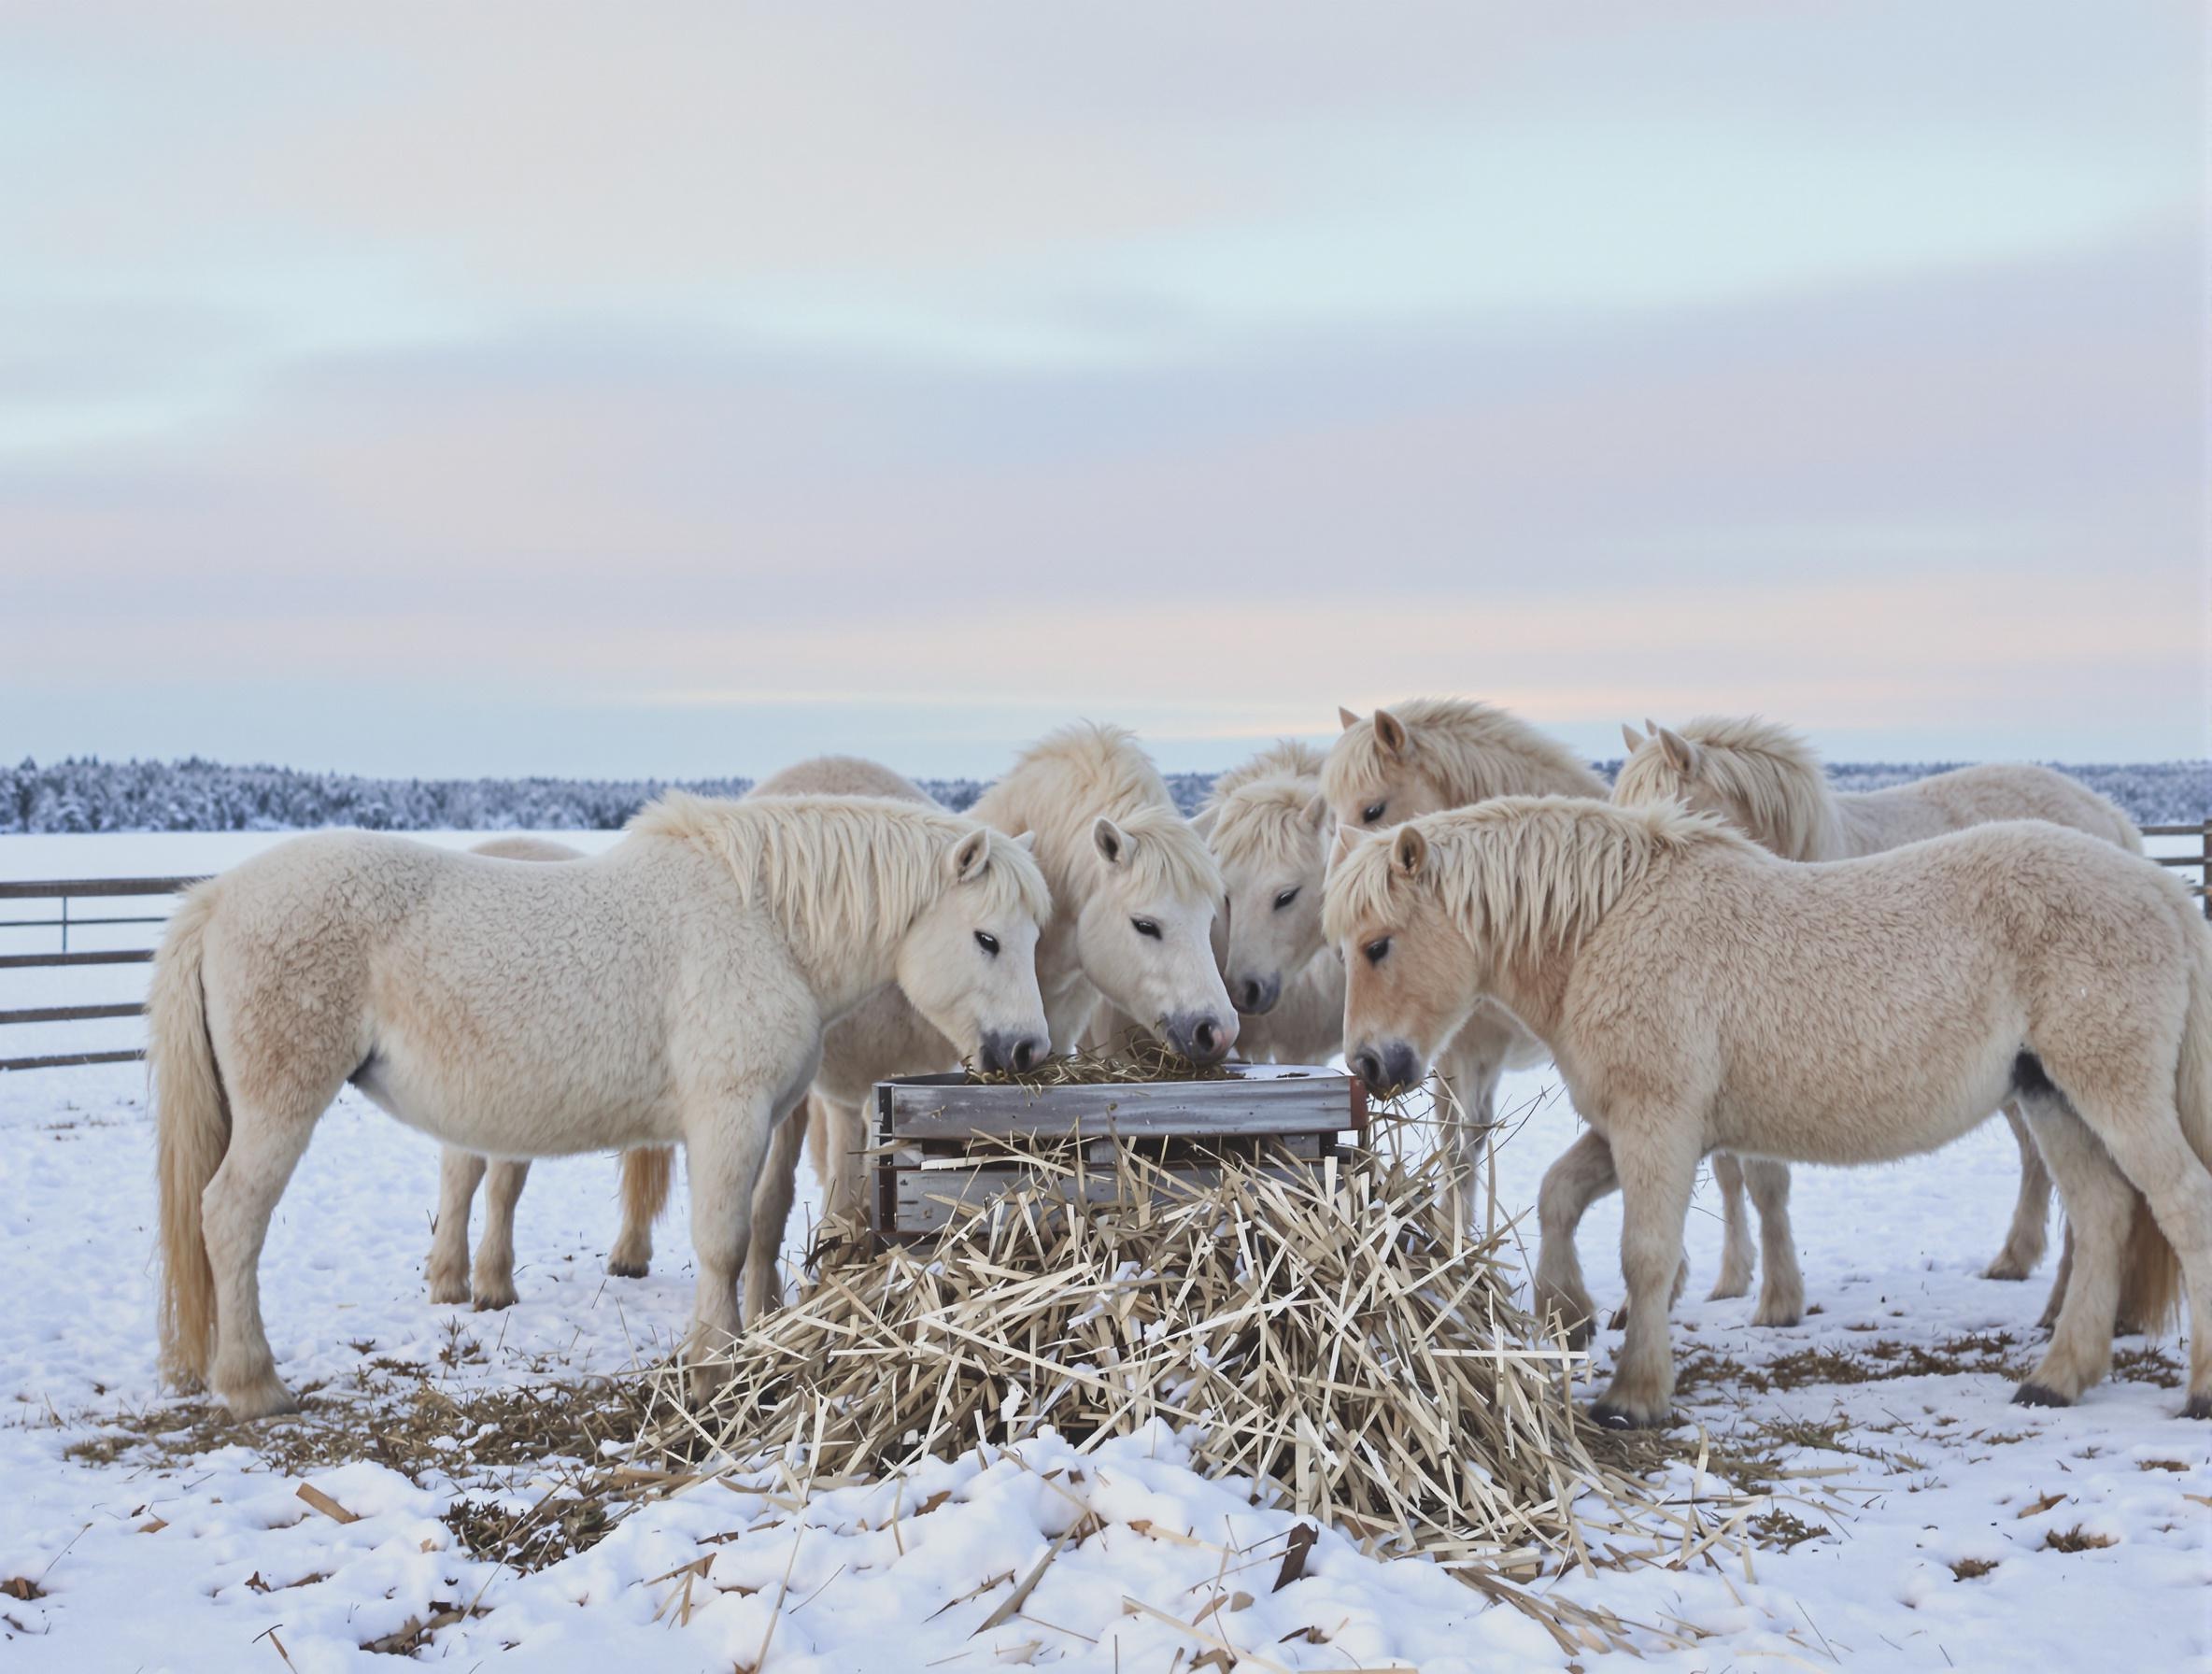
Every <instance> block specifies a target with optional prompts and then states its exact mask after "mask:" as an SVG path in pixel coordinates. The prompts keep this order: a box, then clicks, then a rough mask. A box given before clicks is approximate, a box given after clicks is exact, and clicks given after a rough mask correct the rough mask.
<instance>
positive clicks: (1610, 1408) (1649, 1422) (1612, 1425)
mask: <svg viewBox="0 0 2212 1674" xmlns="http://www.w3.org/2000/svg"><path fill="white" fill-rule="evenodd" d="M1590 1416H1591V1418H1592V1419H1593V1420H1594V1421H1595V1423H1596V1425H1597V1426H1598V1427H1599V1428H1600V1429H1607V1430H1663V1429H1665V1428H1666V1426H1668V1425H1670V1424H1672V1423H1673V1422H1674V1414H1673V1413H1671V1412H1667V1413H1663V1414H1661V1415H1660V1416H1659V1417H1657V1418H1638V1416H1637V1415H1636V1414H1635V1413H1633V1412H1629V1411H1628V1410H1627V1409H1626V1408H1624V1407H1616V1406H1614V1405H1613V1404H1612V1403H1611V1402H1610V1401H1597V1402H1594V1403H1593V1404H1592V1406H1591V1408H1590Z"/></svg>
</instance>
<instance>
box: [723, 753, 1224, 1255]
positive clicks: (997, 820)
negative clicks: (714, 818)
mask: <svg viewBox="0 0 2212 1674" xmlns="http://www.w3.org/2000/svg"><path fill="white" fill-rule="evenodd" d="M794 771H798V770H794ZM876 771H878V772H887V771H888V770H887V769H878V770H876ZM756 794H759V793H758V792H756ZM920 794H921V793H920V792H919V791H918V790H917V791H915V795H920ZM969 813H970V814H971V816H974V817H975V818H977V819H979V820H982V821H983V822H984V823H985V825H988V826H990V827H992V828H994V829H995V830H1001V831H1023V832H1031V833H1034V836H1035V852H1036V856H1037V864H1038V865H1039V867H1041V868H1042V871H1043V872H1044V876H1045V878H1046V880H1047V881H1048V882H1049V884H1050V885H1051V887H1052V894H1053V900H1054V901H1055V902H1056V914H1055V916H1054V918H1053V921H1052V923H1051V925H1050V926H1049V927H1047V929H1046V930H1045V932H1044V935H1043V938H1042V940H1041V941H1040V942H1039V943H1038V946H1037V976H1038V981H1039V983H1040V984H1041V985H1042V988H1043V992H1044V1009H1045V1014H1046V1015H1047V1017H1049V1018H1050V1019H1051V1022H1052V1042H1053V1050H1054V1051H1056V1052H1060V1053H1066V1052H1071V1051H1073V1050H1074V1049H1075V1047H1076V1046H1077V1045H1078V1044H1080V1043H1082V1041H1083V1040H1084V1038H1085V1032H1086V1030H1087V1029H1089V1027H1090V1024H1091V1021H1092V1019H1093V1017H1094V1015H1095V1014H1116V1015H1118V1016H1119V1017H1120V1018H1121V1019H1124V1020H1129V1019H1134V1020H1136V1022H1135V1025H1134V1026H1135V1027H1138V1028H1142V1029H1149V1030H1150V1031H1151V1032H1152V1033H1153V1034H1155V1035H1156V1036H1157V1037H1158V1038H1159V1039H1160V1040H1162V1041H1164V1042H1166V1043H1168V1044H1169V1045H1170V1046H1172V1047H1174V1048H1175V1049H1176V1050H1177V1051H1179V1052H1181V1053H1183V1054H1184V1055H1185V1056H1186V1057H1193V1058H1197V1059H1198V1060H1199V1061H1201V1062H1213V1061H1216V1060H1218V1059H1220V1058H1223V1057H1227V1055H1228V1052H1229V1050H1230V1048H1231V1047H1232V1046H1233V1045H1235V1043H1236V1041H1237V1027H1238V1026H1237V1016H1236V1012H1235V1009H1234V1008H1233V1007H1232V1006H1231V1005H1230V1004H1229V1000H1228V995H1227V991H1226V990H1224V988H1223V987H1222V983H1221V972H1220V970H1219V969H1218V967H1217V965H1216V963H1215V959H1214V955H1213V945H1212V937H1213V921H1214V918H1215V915H1216V914H1217V912H1218V911H1219V907H1220V902H1221V893H1222V891H1221V874H1220V872H1219V871H1218V870H1217V869H1216V868H1215V866H1214V864H1213V858H1212V855H1211V854H1209V853H1208V852H1207V849H1206V844H1205V841H1204V840H1203V839H1202V838H1201V837H1200V836H1199V835H1198V833H1197V832H1196V831H1195V830H1192V829H1191V826H1190V824H1189V822H1188V821H1186V820H1184V818H1183V816H1181V815H1180V814H1178V813H1177V812H1176V809H1175V802H1174V798H1173V797H1172V796H1170V793H1169V791H1168V787H1167V784H1166V782H1165V781H1164V780H1162V779H1161V777H1160V775H1159V771H1158V770H1157V769H1156V767H1154V765H1153V762H1152V758H1151V757H1149V756H1147V755H1146V754H1145V753H1144V751H1143V749H1142V747H1141V746H1140V745H1139V744H1138V743H1137V741H1136V739H1135V737H1134V736H1133V735H1132V734H1130V733H1128V732H1127V731H1123V730H1122V729H1121V728H1119V727H1110V726H1100V725H1098V724H1096V723H1093V722H1088V721H1082V722H1077V723H1076V724H1074V725H1072V726H1069V727H1063V728H1061V729H1060V730H1059V731H1056V732H1053V733H1051V734H1049V735H1047V736H1046V737H1045V738H1043V739H1042V740H1041V741H1040V742H1039V743H1037V744H1036V745H1032V746H1031V747H1030V748H1028V750H1025V751H1024V752H1023V753H1022V754H1021V756H1020V757H1019V758H1017V759H1015V761H1014V765H1013V766H1012V767H1010V768H1009V769H1008V770H1007V771H1006V773H1005V774H1004V775H1003V776H1002V777H1000V779H999V781H998V782H997V783H996V784H994V785H993V786H992V787H990V788H989V789H988V790H986V791H985V793H984V794H983V796H982V797H981V798H980V799H978V800H977V802H975V804H974V806H973V807H971V808H970V809H969ZM885 1004H886V1010H885V1012H884V1013H883V1014H870V1016H869V1018H868V1019H867V1020H866V1021H867V1028H866V1029H865V1031H860V1030H856V1032H855V1035H854V1037H853V1038H852V1039H851V1040H850V1041H849V1043H833V1050H832V1051H830V1052H829V1053H826V1054H825V1055H824V1060H823V1070H822V1074H821V1077H820V1078H819V1079H818V1080H817V1082H816V1084H815V1091H816V1094H817V1098H816V1100H815V1128H816V1130H817V1134H818V1137H817V1138H816V1139H815V1142H814V1152H815V1166H816V1168H817V1170H819V1171H820V1172H821V1173H822V1175H823V1179H824V1181H825V1184H826V1185H827V1186H828V1187H829V1190H828V1193H827V1199H828V1210H829V1213H831V1214H832V1215H851V1214H854V1213H857V1212H858V1209H859V1207H860V1175H859V1170H858V1167H856V1166H855V1162H856V1159H857V1157H858V1154H859V1153H860V1152H861V1151H863V1150H865V1149H866V1147H867V1145H868V1143H869V1138H868V1113H869V1111H870V1109H871V1108H872V1099H873V1085H874V1084H875V1083H876V1082H877V1081H880V1080H883V1079H884V1078H885V1077H886V1076H887V1075H891V1074H908V1073H918V1072H926V1071H930V1070H934V1069H939V1068H942V1067H943V1066H942V1065H941V1064H939V1063H937V1062H935V1061H933V1060H922V1059H921V1058H920V1047H921V1045H922V1044H923V1043H922V1040H921V1038H920V1037H919V1036H918V1035H917V1034H916V1033H915V1032H914V1031H913V1030H912V1029H911V1025H910V1023H909V1022H908V1021H907V1020H906V1019H905V1018H904V1017H903V1016H901V1015H900V1014H899V1013H898V1012H897V1010H896V1008H895V1007H892V1006H891V1005H890V1002H888V1001H886V1002H885Z"/></svg>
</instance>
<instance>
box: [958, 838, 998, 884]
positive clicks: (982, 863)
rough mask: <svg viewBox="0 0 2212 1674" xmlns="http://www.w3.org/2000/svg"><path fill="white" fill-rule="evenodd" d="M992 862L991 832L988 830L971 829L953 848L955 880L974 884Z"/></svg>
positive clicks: (960, 882) (959, 882)
mask: <svg viewBox="0 0 2212 1674" xmlns="http://www.w3.org/2000/svg"><path fill="white" fill-rule="evenodd" d="M990 863H991V834H990V832H988V831H983V830H976V831H971V832H969V833H968V835H967V836H965V837H963V838H961V839H960V841H959V842H958V843H957V844H956V845H955V846H954V848H953V858H952V868H953V881H954V882H955V883H956V884H972V883H973V882H975V880H976V879H977V878H979V877H981V876H983V874H984V869H985V867H986V866H988V865H989V864H990Z"/></svg>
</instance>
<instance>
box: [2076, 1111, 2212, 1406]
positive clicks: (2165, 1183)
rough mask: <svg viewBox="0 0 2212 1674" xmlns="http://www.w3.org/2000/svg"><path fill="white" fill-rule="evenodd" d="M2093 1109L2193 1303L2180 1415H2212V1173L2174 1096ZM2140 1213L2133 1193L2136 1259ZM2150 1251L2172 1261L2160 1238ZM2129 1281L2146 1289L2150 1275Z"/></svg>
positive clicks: (2097, 1127)
mask: <svg viewBox="0 0 2212 1674" xmlns="http://www.w3.org/2000/svg"><path fill="white" fill-rule="evenodd" d="M2091 1111H2092V1113H2093V1131H2094V1133H2095V1135H2096V1138H2097V1139H2099V1140H2101V1141H2103V1142H2104V1147H2105V1151H2106V1153H2107V1154H2108V1155H2109V1156H2111V1158H2112V1160H2113V1161H2114V1162H2115V1163H2117V1164H2118V1165H2119V1168H2120V1172H2121V1173H2122V1174H2124V1175H2125V1176H2126V1178H2127V1180H2128V1182H2129V1184H2130V1185H2133V1186H2134V1191H2135V1192H2140V1193H2141V1194H2142V1195H2143V1197H2144V1199H2146V1200H2148V1203H2149V1206H2150V1213H2151V1216H2152V1218H2153V1219H2154V1220H2155V1221H2156V1222H2157V1223H2158V1229H2159V1231H2160V1232H2161V1233H2162V1234H2163V1235H2164V1238H2165V1241H2166V1242H2167V1243H2168V1244H2169V1245H2171V1246H2172V1248H2173V1253H2174V1257H2175V1258H2176V1259H2177V1260H2178V1261H2179V1263H2180V1265H2181V1281H2182V1285H2183V1287H2184V1290H2185V1293H2186V1295H2187V1297H2188V1300H2189V1400H2188V1403H2187V1405H2185V1406H2184V1407H2183V1408H2182V1414H2183V1416H2184V1417H2188V1418H2212V1169H2207V1168H2206V1167H2205V1163H2204V1161H2203V1160H2202V1159H2201V1158H2200V1157H2198V1156H2197V1154H2196V1152H2195V1151H2194V1150H2193V1149H2192V1148H2191V1145H2190V1143H2189V1141H2188V1139H2187V1138H2186V1137H2185V1136H2184V1135H2183V1133H2182V1131H2181V1120H2180V1115H2179V1113H2178V1112H2177V1110H2176V1109H2175V1106H2174V1102H2173V1099H2171V1097H2170V1096H2169V1097H2165V1098H2159V1097H2156V1096H2153V1097H2151V1098H2148V1099H2139V1100H2135V1101H2132V1102H2130V1103H2128V1104H2124V1105H2121V1104H2115V1105H2113V1106H2112V1107H2110V1108H2108V1109H2107V1108H2099V1106H2097V1105H2095V1104H2092V1105H2091ZM2134 1209H2135V1204H2134V1193H2133V1192H2131V1193H2129V1194H2128V1196H2127V1208H2126V1212H2125V1216H2124V1218H2123V1220H2122V1222H2121V1225H2122V1227H2123V1228H2125V1229H2127V1230H2126V1231H2125V1233H2124V1234H2123V1244H2124V1247H2125V1248H2126V1250H2127V1251H2128V1254H2129V1256H2131V1257H2135V1256H2137V1254H2138V1246H2139V1243H2140V1240H2139V1238H2138V1236H2137V1235H2136V1234H2135V1233H2134V1230H2133V1227H2134ZM2146 1254H2147V1256H2148V1259H2150V1260H2153V1261H2156V1262H2158V1263H2160V1264H2161V1265H2162V1264H2163V1262H2164V1261H2165V1259H2166V1257H2165V1253H2164V1252H2163V1251H2159V1250H2157V1249H2156V1248H2155V1241H2153V1242H2152V1248H2151V1249H2150V1250H2149V1251H2148V1252H2147V1253H2146ZM2127 1277H2128V1278H2131V1279H2134V1281H2135V1282H2136V1283H2137V1284H2140V1283H2142V1282H2143V1281H2144V1280H2145V1279H2147V1278H2148V1277H2150V1275H2149V1274H2147V1273H2136V1274H2131V1275H2128V1276H2127ZM2121 1288H2122V1289H2123V1290H2132V1289H2134V1288H2135V1284H2128V1283H2126V1282H2125V1281H2124V1280H2123V1282H2122V1284H2121ZM2142 1300H2143V1305H2144V1306H2145V1307H2146V1308H2147V1309H2148V1310H2149V1311H2150V1312H2163V1307H2162V1303H2163V1298H2162V1297H2160V1298H2143V1299H2142ZM2137 1323H2138V1324H2140V1325H2142V1326H2146V1327H2148V1328H2151V1329H2155V1328H2156V1327H2157V1326H2158V1324H2159V1322H2158V1321H2157V1320H2156V1319H2154V1318H2153V1319H2145V1320H2142V1321H2140V1322H2137Z"/></svg>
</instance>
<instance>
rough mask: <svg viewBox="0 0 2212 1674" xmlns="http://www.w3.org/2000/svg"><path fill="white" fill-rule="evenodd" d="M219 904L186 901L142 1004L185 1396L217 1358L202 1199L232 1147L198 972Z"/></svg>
mask: <svg viewBox="0 0 2212 1674" xmlns="http://www.w3.org/2000/svg"><path fill="white" fill-rule="evenodd" d="M216 900H217V897H216V885H214V884H212V883H207V884H202V885H200V886H199V887H197V888H195V889H193V890H192V891H191V893H190V894H188V895H187V896H186V897H185V898H184V904H183V905H181V906H180V907H178V908H177V912H176V914H175V915H174V916H173V917H171V919H170V920H169V929H168V933H167V934H166V935H164V936H163V938H162V947H161V952H160V953H158V954H157V955H156V956H155V957H154V964H153V981H152V984H151V985H150V986H149V990H148V994H147V1002H146V1010H147V1014H148V1036H149V1040H148V1047H147V1067H148V1071H149V1074H150V1075H151V1078H152V1083H153V1087H154V1095H155V1100H156V1103H155V1117H154V1135H155V1141H154V1144H155V1155H156V1158H157V1162H156V1168H157V1170H158V1172H159V1177H160V1182H161V1251H160V1254H161V1316H160V1317H161V1343H162V1371H163V1375H164V1376H165V1377H167V1378H168V1379H169V1380H170V1381H171V1382H172V1383H175V1384H177V1386H178V1387H180V1388H186V1389H191V1388H197V1387H200V1386H201V1385H204V1384H205V1383H206V1381H207V1366H208V1362H209V1360H210V1359H211V1358H212V1357H213V1355H214V1352H215V1272H214V1270H213V1269H212V1268H210V1267H209V1266H208V1264H207V1241H206V1236H205V1234H204V1233H203V1231H202V1229H201V1226H200V1199H201V1197H202V1195H203V1194H204V1193H205V1192H206V1189H207V1183H208V1182H209V1181H210V1180H212V1179H214V1178H215V1170H217V1169H219V1168H220V1167H221V1166H222V1159H223V1154H224V1153H225V1152H226V1151H228V1150H229V1149H230V1144H231V1108H230V1100H229V1099H228V1098H227V1097H226V1096H225V1095H224V1092H223V1085H222V1073H221V1071H220V1069H219V1068H218V1066H217V1064H216V1061H215V1040H214V1037H213V1036H212V1035H211V1034H210V1033H209V1032H208V1028H207V990H206V983H205V982H204V981H203V979H202V975H201V967H202V964H203V962H204V958H205V951H204V950H205V944H206V933H207V923H208V920H209V919H211V918H213V917H214V916H215V909H216Z"/></svg>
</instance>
